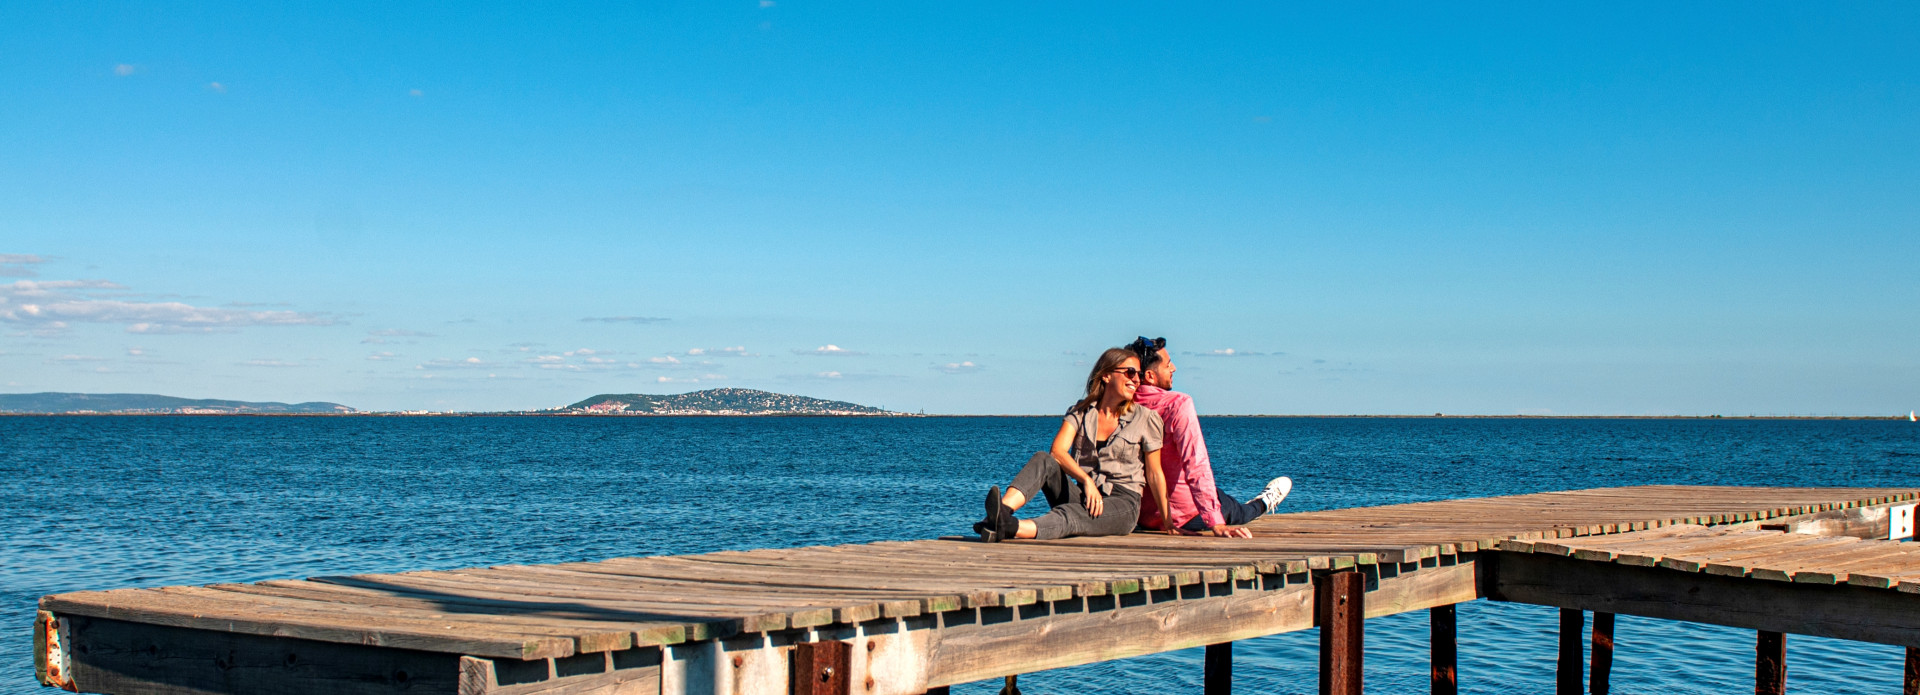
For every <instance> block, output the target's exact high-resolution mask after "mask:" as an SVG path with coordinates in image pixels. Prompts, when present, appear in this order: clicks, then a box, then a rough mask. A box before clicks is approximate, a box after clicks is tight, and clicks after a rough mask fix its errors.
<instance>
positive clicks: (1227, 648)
mask: <svg viewBox="0 0 1920 695" xmlns="http://www.w3.org/2000/svg"><path fill="white" fill-rule="evenodd" d="M1204 680H1205V689H1206V695H1230V694H1231V693H1232V692H1233V643H1232V642H1221V643H1219V644H1209V645H1207V673H1206V676H1205V679H1204Z"/></svg>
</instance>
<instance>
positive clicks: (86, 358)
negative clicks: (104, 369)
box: [48, 355, 106, 362]
mask: <svg viewBox="0 0 1920 695" xmlns="http://www.w3.org/2000/svg"><path fill="white" fill-rule="evenodd" d="M48 361H50V362H104V361H106V358H105V357H94V356H93V355H61V356H59V357H55V358H53V359H51V360H48Z"/></svg>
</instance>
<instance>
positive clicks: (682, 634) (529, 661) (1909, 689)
mask: <svg viewBox="0 0 1920 695" xmlns="http://www.w3.org/2000/svg"><path fill="white" fill-rule="evenodd" d="M1917 494H1920V489H1858V488H1848V489H1839V488H1744V487H1679V486H1651V487H1631V488H1607V489H1595V490H1579V491H1569V492H1550V493H1539V494H1531V495H1518V496H1511V497H1495V498H1482V499H1460V500H1449V501H1440V502H1425V503H1418V504H1404V505H1394V506H1385V507H1366V508H1354V509H1338V510H1329V511H1321V512H1307V513H1297V514H1278V515H1272V516H1268V517H1265V518H1262V519H1260V520H1259V521H1257V522H1256V523H1254V524H1253V525H1252V528H1253V530H1254V532H1255V534H1256V537H1255V538H1253V539H1250V540H1223V539H1214V538H1191V537H1173V536H1165V535H1158V534H1134V535H1131V536H1125V537H1116V538H1097V539H1068V540H1060V541H1010V542H1006V543H999V544H985V543H979V542H975V541H971V540H966V539H942V540H928V541H912V542H884V543H871V544H865V545H847V546H831V547H810V548H796V549H786V550H755V551H745V552H722V553H711V554H705V555H688V556H672V557H645V558H620V559H612V560H604V561H600V562H581V563H568V564H559V565H539V566H524V565H515V566H500V567H491V568H484V569H466V570H447V571H426V572H406V573H401V574H386V575H357V576H342V577H316V578H313V579H305V580H281V581H268V582H260V583H256V584H217V585H212V586H204V587H165V588H158V589H118V590H111V591H90V592H79V593H70V594H59V595H53V596H47V597H44V598H42V599H41V601H40V613H39V619H38V620H37V621H36V623H35V627H34V639H35V650H34V653H35V655H36V668H37V670H38V675H39V678H40V681H41V682H42V683H44V684H47V685H50V686H55V687H60V688H64V689H67V690H73V691H78V692H97V693H254V692H274V693H327V694H342V695H345V694H358V693H449V694H457V695H483V694H485V695H522V694H534V693H540V694H546V695H579V694H585V693H621V694H639V693H648V694H652V693H661V694H665V695H708V694H713V695H761V694H769V693H808V694H810V695H811V694H815V693H821V694H824V693H833V694H836V695H837V694H846V693H852V694H855V695H906V694H914V693H923V692H940V691H942V690H943V689H944V688H945V687H946V686H949V685H952V684H957V683H965V682H969V681H978V680H985V679H993V678H1001V677H1005V676H1012V675H1017V674H1021V673H1031V672H1035V671H1042V670H1046V669H1054V668H1061V667H1066V666H1074V665H1079V664H1086V663H1091V662H1096V661H1103V660H1110V659H1120V658H1126V657H1131V656H1138V655H1142V654H1151V653H1157V652H1164V651H1170V650H1176V649H1186V648H1190V647H1198V646H1206V647H1207V658H1206V668H1207V669H1208V673H1207V675H1206V678H1205V679H1204V682H1205V684H1206V686H1205V687H1206V690H1207V692H1208V693H1210V694H1212V693H1225V692H1227V690H1228V689H1229V688H1230V684H1231V678H1230V676H1229V675H1228V674H1230V669H1231V665H1232V656H1231V654H1232V652H1231V649H1232V642H1233V641H1235V640H1241V639H1247V638H1251V637H1259V636H1264V635H1272V634H1279V633H1284V632H1292V631H1297V630H1306V629H1309V628H1313V627H1316V626H1317V627H1320V628H1321V631H1320V644H1321V654H1320V684H1319V687H1320V691H1321V692H1323V693H1342V694H1345V693H1358V692H1361V686H1362V684H1361V668H1360V666H1361V654H1362V651H1361V645H1362V641H1363V637H1364V626H1365V619H1366V618H1370V617H1378V616H1383V615H1391V614H1396V613H1404V612H1408V611H1419V610H1425V611H1429V612H1430V614H1431V615H1432V618H1433V622H1432V635H1433V664H1432V683H1433V692H1436V693H1452V692H1454V690H1453V689H1454V687H1455V685H1456V683H1457V679H1458V677H1459V674H1458V673H1457V669H1456V665H1455V663H1454V661H1455V645H1454V631H1455V629H1456V625H1455V619H1454V611H1453V606H1454V604H1458V603H1462V602H1466V601H1473V600H1476V599H1481V598H1487V599H1492V600H1498V601H1514V602H1521V603H1529V604H1538V605H1545V606H1554V607H1558V608H1560V609H1562V610H1561V615H1562V620H1561V626H1562V636H1561V648H1562V649H1561V654H1562V657H1561V661H1560V667H1559V669H1560V671H1559V674H1558V679H1557V683H1558V685H1557V689H1558V691H1559V692H1561V693H1580V692H1586V691H1589V690H1590V691H1591V692H1594V693H1605V692H1606V690H1607V683H1608V679H1609V676H1610V673H1609V671H1610V668H1611V654H1612V652H1611V649H1612V624H1613V616H1614V615H1616V614H1625V615H1636V616H1647V617H1653V618H1664V619H1672V620H1688V621H1696V622H1702V623H1711V624H1716V625H1728V626H1734V627H1740V628H1747V629H1752V630H1755V631H1756V633H1755V634H1756V637H1755V639H1756V652H1755V654H1756V656H1755V675H1756V692H1762V693H1764V692H1780V691H1781V690H1780V688H1782V687H1784V686H1783V684H1782V683H1781V682H1780V681H1783V680H1784V678H1785V671H1784V666H1783V664H1784V660H1783V656H1784V649H1785V644H1786V642H1785V637H1784V636H1785V635H1787V634H1802V635H1820V636H1827V637H1838V638H1844V639H1851V640H1862V641H1868V642H1877V643H1883V644H1894V645H1901V646H1905V647H1907V648H1908V652H1907V653H1908V657H1907V660H1908V661H1907V670H1906V674H1907V684H1906V693H1908V694H1909V695H1920V660H1916V658H1915V655H1916V654H1920V651H1916V648H1920V544H1911V543H1902V542H1900V541H1903V540H1907V539H1910V538H1911V536H1912V535H1913V510H1914V501H1915V500H1916V495H1917ZM1589 612H1591V615H1592V617H1593V620H1594V630H1593V639H1594V645H1593V646H1594V648H1593V650H1592V655H1593V660H1592V662H1591V663H1590V664H1588V663H1583V659H1582V654H1583V649H1582V644H1581V642H1580V640H1581V639H1582V638H1581V634H1582V627H1583V626H1584V625H1585V620H1586V618H1587V616H1588V615H1589ZM1467 629H1471V626H1468V628H1467ZM1497 675H1498V674H1489V677H1497Z"/></svg>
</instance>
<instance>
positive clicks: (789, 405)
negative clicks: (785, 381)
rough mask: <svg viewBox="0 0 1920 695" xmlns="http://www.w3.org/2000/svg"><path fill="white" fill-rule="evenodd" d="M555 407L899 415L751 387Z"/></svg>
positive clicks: (584, 411)
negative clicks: (757, 389)
mask: <svg viewBox="0 0 1920 695" xmlns="http://www.w3.org/2000/svg"><path fill="white" fill-rule="evenodd" d="M556 410H558V411H560V412H565V413H576V414H581V415H899V414H900V413H893V412H888V411H885V410H881V409H879V408H873V407H869V406H864V405H859V404H857V403H848V402H846V401H828V400H821V399H818V398H808V397H806V396H793V395H788V394H784V393H772V392H768V391H756V390H753V389H730V388H729V389H707V390H705V391H694V392H692V393H679V394H673V395H651V394H645V393H607V394H601V395H598V396H594V397H592V398H588V399H586V400H583V401H580V402H578V403H575V404H573V405H569V406H566V407H563V408H557V409H556Z"/></svg>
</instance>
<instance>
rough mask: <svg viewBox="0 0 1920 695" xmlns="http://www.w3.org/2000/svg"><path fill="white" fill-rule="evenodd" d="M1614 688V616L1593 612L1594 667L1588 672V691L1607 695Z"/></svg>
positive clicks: (1594, 694)
mask: <svg viewBox="0 0 1920 695" xmlns="http://www.w3.org/2000/svg"><path fill="white" fill-rule="evenodd" d="M1612 687H1613V614H1612V613H1601V612H1600V611H1594V612H1593V666H1592V667H1591V668H1589V669H1588V671H1587V690H1588V692H1591V693H1593V695H1607V690H1609V689H1610V688H1612Z"/></svg>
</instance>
